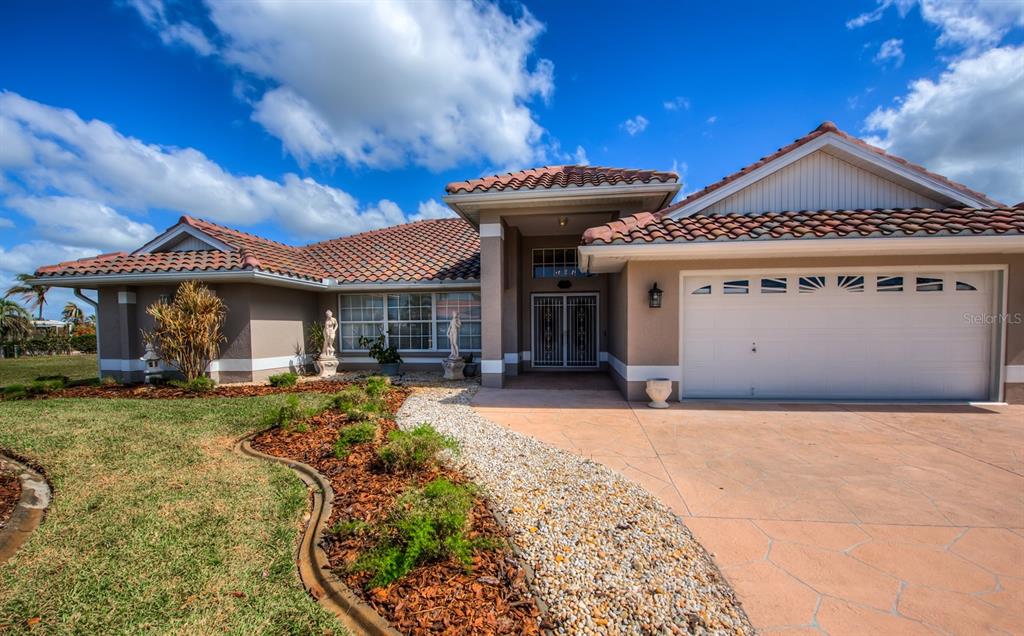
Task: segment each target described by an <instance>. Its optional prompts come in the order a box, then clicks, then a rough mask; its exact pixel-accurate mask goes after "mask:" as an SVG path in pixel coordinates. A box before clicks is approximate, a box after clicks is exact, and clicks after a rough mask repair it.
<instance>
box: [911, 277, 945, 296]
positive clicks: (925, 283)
mask: <svg viewBox="0 0 1024 636" xmlns="http://www.w3.org/2000/svg"><path fill="white" fill-rule="evenodd" d="M917 291H919V292H940V291H942V279H941V278H934V277H931V276H918V277H917Z"/></svg>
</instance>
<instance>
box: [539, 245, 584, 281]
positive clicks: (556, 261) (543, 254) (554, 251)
mask: <svg viewBox="0 0 1024 636" xmlns="http://www.w3.org/2000/svg"><path fill="white" fill-rule="evenodd" d="M585 276H587V274H585V273H583V272H582V271H580V268H579V262H578V261H577V259H576V248H575V247H544V248H537V249H535V250H533V277H534V278H583V277H585Z"/></svg>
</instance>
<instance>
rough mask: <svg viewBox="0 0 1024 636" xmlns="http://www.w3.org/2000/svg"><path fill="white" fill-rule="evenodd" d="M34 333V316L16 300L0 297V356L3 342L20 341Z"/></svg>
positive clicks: (0, 356) (0, 355)
mask: <svg viewBox="0 0 1024 636" xmlns="http://www.w3.org/2000/svg"><path fill="white" fill-rule="evenodd" d="M30 335H32V317H31V316H30V315H29V313H28V312H27V311H25V309H24V308H23V307H22V306H21V305H19V304H18V303H16V302H13V301H10V300H7V299H5V298H0V358H2V357H3V355H4V348H3V343H5V342H18V341H19V340H24V339H25V338H28V337H29V336H30Z"/></svg>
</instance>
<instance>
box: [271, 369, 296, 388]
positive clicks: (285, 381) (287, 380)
mask: <svg viewBox="0 0 1024 636" xmlns="http://www.w3.org/2000/svg"><path fill="white" fill-rule="evenodd" d="M267 381H268V382H270V386H276V387H285V386H295V383H296V382H298V381H299V374H298V373H292V372H291V371H287V372H285V373H278V374H277V375H272V376H270V377H269V378H267Z"/></svg>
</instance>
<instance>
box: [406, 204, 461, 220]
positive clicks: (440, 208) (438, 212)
mask: <svg viewBox="0 0 1024 636" xmlns="http://www.w3.org/2000/svg"><path fill="white" fill-rule="evenodd" d="M455 216H457V215H456V214H455V211H454V210H452V209H451V208H450V207H448V206H447V205H445V204H443V203H439V202H438V201H437V199H429V200H427V201H422V202H420V205H419V208H418V209H417V211H416V214H414V215H412V216H410V217H409V220H410V221H424V220H426V219H450V218H454V217H455Z"/></svg>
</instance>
